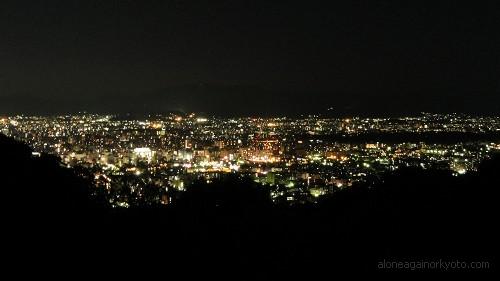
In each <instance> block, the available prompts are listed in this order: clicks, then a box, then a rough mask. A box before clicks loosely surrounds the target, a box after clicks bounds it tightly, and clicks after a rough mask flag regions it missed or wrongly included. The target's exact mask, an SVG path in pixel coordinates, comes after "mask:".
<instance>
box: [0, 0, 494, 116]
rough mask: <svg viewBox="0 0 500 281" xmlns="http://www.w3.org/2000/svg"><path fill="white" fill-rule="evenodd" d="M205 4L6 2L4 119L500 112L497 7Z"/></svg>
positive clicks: (0, 39)
mask: <svg viewBox="0 0 500 281" xmlns="http://www.w3.org/2000/svg"><path fill="white" fill-rule="evenodd" d="M200 2H201V1H200ZM203 2H209V3H198V1H167V0H163V1H131V0H120V1H104V0H100V1H90V0H86V1H77V0H62V1H56V0H50V1H49V0H46V1H43V0H40V1H22V0H17V1H1V2H0V114H2V113H3V114H9V113H14V112H15V113H37V114H40V113H43V114H54V113H65V112H75V111H79V110H87V111H95V112H117V113H123V112H135V113H147V112H162V111H169V110H182V111H202V112H206V113H209V114H217V115H259V114H260V115H283V114H287V115H296V114H302V113H311V112H324V111H325V110H326V109H327V108H328V107H333V108H334V110H335V112H339V113H348V114H379V115H386V114H405V113H415V112H419V111H442V112H449V111H458V112H471V113H489V114H491V113H493V114H500V10H499V8H498V6H497V5H495V2H494V1H491V2H487V1H429V2H425V1H366V2H362V1H328V2H347V3H344V4H332V3H330V4H328V5H326V4H325V3H327V2H326V1H325V2H321V3H320V2H314V1H303V2H291V1H280V2H277V1H203ZM402 2H408V3H402ZM410 2H411V3H410ZM461 2H467V3H463V4H462V3H461Z"/></svg>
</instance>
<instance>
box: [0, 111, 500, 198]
mask: <svg viewBox="0 0 500 281" xmlns="http://www.w3.org/2000/svg"><path fill="white" fill-rule="evenodd" d="M0 120H1V121H0V125H1V126H0V131H1V132H2V133H4V134H6V135H8V136H11V137H14V138H16V139H18V140H21V141H23V142H26V143H27V144H29V145H30V146H31V147H32V148H33V151H34V152H33V154H34V156H37V155H40V153H49V154H54V155H56V156H58V157H60V159H61V160H62V164H63V165H66V166H68V167H75V166H83V167H85V168H88V169H89V170H90V171H92V173H93V175H92V176H93V182H94V184H95V188H96V189H100V190H105V192H106V194H107V196H108V198H109V200H110V203H111V204H113V206H121V207H127V206H129V205H130V204H133V201H134V200H153V201H154V202H148V203H150V204H171V203H175V202H173V201H175V194H176V193H178V192H183V191H184V190H185V188H186V187H187V186H189V185H191V184H192V183H193V182H195V181H199V180H203V181H206V182H211V181H212V180H213V179H216V178H220V177H223V176H224V175H225V174H236V175H238V176H241V177H250V178H251V179H252V180H253V181H255V182H257V183H259V184H261V185H262V186H263V187H266V188H269V190H270V194H271V197H272V199H273V201H275V202H283V203H286V204H300V203H305V202H315V201H316V200H317V199H318V198H321V196H322V195H326V194H332V193H335V192H336V191H338V190H342V189H345V188H349V187H351V186H353V185H355V184H356V183H365V184H370V183H372V182H376V181H377V180H378V179H379V178H380V177H381V176H382V175H383V174H384V173H386V172H389V171H394V170H397V169H399V168H401V167H420V168H423V169H429V168H432V169H441V170H451V171H452V172H453V173H454V175H456V176H461V175H463V174H466V173H468V172H470V171H475V170H476V168H477V166H478V164H479V163H480V162H481V161H482V160H484V159H485V158H488V157H489V155H490V154H491V153H493V152H495V151H499V150H500V138H499V136H500V117H477V116H476V117H475V116H468V115H463V114H446V115H444V114H443V115H440V114H429V113H422V114H421V115H419V116H415V117H401V118H361V117H353V118H323V117H320V116H307V117H303V118H286V117H282V118H215V117H205V116H198V115H197V114H194V113H192V114H182V115H181V114H166V115H155V116H149V117H145V118H141V119H130V118H122V117H120V116H112V115H94V114H79V115H69V116H54V117H38V116H24V115H18V116H8V117H2V118H1V119H0ZM145 186H154V187H155V188H157V189H158V194H159V196H157V197H155V198H154V199H148V198H145V197H144V196H145V195H144V187H145ZM124 189H126V191H124Z"/></svg>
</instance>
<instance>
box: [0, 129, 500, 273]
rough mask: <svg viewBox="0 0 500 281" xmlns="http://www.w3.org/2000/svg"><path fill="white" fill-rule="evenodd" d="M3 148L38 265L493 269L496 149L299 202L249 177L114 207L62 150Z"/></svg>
mask: <svg viewBox="0 0 500 281" xmlns="http://www.w3.org/2000/svg"><path fill="white" fill-rule="evenodd" d="M0 155H1V157H2V158H1V163H0V165H1V166H0V178H1V194H2V195H1V202H2V209H1V211H2V221H3V222H4V223H3V227H2V229H3V230H2V232H3V234H4V235H3V236H4V238H3V240H4V244H5V245H6V246H5V251H4V255H6V256H8V257H9V259H8V260H9V264H10V263H12V264H13V265H18V266H19V265H20V266H22V267H23V268H28V269H31V270H43V271H49V272H52V271H55V272H59V271H60V270H62V269H70V270H71V271H72V272H79V273H85V272H94V271H95V270H97V269H105V270H106V271H107V272H111V273H119V274H124V273H125V274H132V273H136V274H150V273H153V274H159V275H165V276H167V275H169V274H171V273H172V272H179V271H180V272H181V273H182V274H185V275H191V274H195V275H205V274H210V275H213V274H215V275H228V274H234V275H230V276H232V277H233V278H234V279H237V280H238V279H246V278H253V277H261V278H264V277H266V276H278V277H280V276H281V277H284V276H302V275H304V276H309V277H310V276H312V275H316V274H319V273H327V274H332V276H335V274H336V272H338V271H345V270H354V271H356V272H357V271H358V270H368V271H377V270H379V269H378V264H379V262H380V261H382V260H384V259H386V260H421V259H426V260H432V259H444V260H457V259H458V260H462V261H488V262H489V264H490V269H491V268H493V269H494V268H496V266H495V258H496V255H497V253H498V252H497V240H498V238H497V237H498V230H496V229H497V225H496V224H497V223H498V211H499V210H498V209H499V208H498V199H499V197H498V191H497V190H498V187H499V186H500V179H499V175H498V172H499V171H500V161H499V159H498V158H497V159H493V160H488V161H485V162H484V163H483V165H482V166H481V169H480V172H479V173H477V174H471V175H468V176H463V177H453V176H451V175H450V174H449V173H446V172H439V171H423V170H401V171H399V172H397V173H396V174H391V175H387V177H386V178H385V180H384V183H383V184H380V185H379V186H377V187H375V188H366V187H363V186H359V187H355V188H352V189H349V190H345V191H342V192H339V193H336V194H334V195H332V196H331V197H330V198H325V199H324V200H323V201H321V202H320V203H318V204H314V205H305V206H300V207H282V206H274V205H272V204H271V203H270V201H269V200H268V199H267V197H265V196H263V195H262V191H259V190H255V189H254V187H253V186H251V185H250V184H248V183H239V182H231V181H229V182H221V183H217V184H215V185H210V186H199V187H196V188H193V189H191V190H190V191H189V192H188V193H186V194H185V195H184V196H183V197H182V198H180V201H179V203H178V204H177V205H176V206H174V207H169V208H136V209H127V210H117V209H111V208H109V207H107V206H106V204H105V203H104V202H102V201H99V200H98V197H97V198H96V197H95V196H91V193H92V192H91V191H92V187H91V185H90V183H89V182H88V181H86V180H84V179H82V178H81V177H80V176H77V175H76V172H75V171H74V170H72V169H67V168H64V167H62V166H61V165H60V164H59V162H58V160H57V159H56V158H53V157H50V156H42V157H39V158H38V157H32V155H31V151H30V150H29V148H28V147H26V146H25V145H23V144H21V143H18V142H16V141H13V140H11V139H9V138H6V137H2V136H0ZM22 272H23V271H20V273H22ZM234 272H236V273H234Z"/></svg>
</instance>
